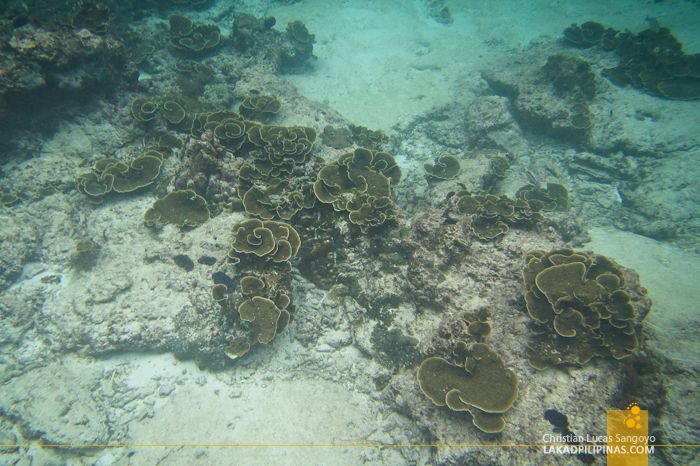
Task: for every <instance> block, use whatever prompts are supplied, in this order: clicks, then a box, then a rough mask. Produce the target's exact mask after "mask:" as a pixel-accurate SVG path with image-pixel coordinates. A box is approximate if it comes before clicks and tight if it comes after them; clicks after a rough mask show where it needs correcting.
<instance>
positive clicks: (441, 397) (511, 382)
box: [418, 342, 518, 433]
mask: <svg viewBox="0 0 700 466" xmlns="http://www.w3.org/2000/svg"><path fill="white" fill-rule="evenodd" d="M453 355H454V356H455V359H456V362H457V364H452V363H450V362H448V361H447V360H445V359H443V358H439V357H432V358H428V359H426V360H425V361H423V363H422V364H421V366H420V368H419V369H418V382H419V384H420V388H421V390H422V391H423V393H425V395H426V396H427V397H428V398H430V399H431V400H432V401H433V403H435V404H436V405H437V406H445V405H447V407H449V408H450V409H452V410H454V411H469V412H470V413H471V415H472V418H473V419H472V422H473V423H474V425H475V426H476V427H478V428H479V429H481V430H483V431H484V432H488V433H497V432H501V431H502V430H503V429H504V428H505V420H504V419H503V413H505V412H506V411H508V410H509V409H510V408H511V406H513V403H514V402H515V400H516V399H517V397H518V376H517V375H516V374H515V372H513V371H512V370H510V369H507V368H506V366H505V363H504V362H503V359H501V357H500V356H499V355H498V354H497V353H496V352H494V351H493V350H492V349H491V348H490V347H489V346H488V345H486V344H484V343H476V344H474V345H473V346H472V347H471V348H467V345H466V343H464V342H458V343H457V345H456V346H455V348H454V350H453Z"/></svg>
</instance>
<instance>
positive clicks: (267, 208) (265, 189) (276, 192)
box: [238, 124, 316, 220]
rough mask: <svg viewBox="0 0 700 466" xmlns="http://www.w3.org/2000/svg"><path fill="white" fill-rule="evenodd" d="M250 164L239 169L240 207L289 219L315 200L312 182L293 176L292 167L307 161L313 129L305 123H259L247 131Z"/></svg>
mask: <svg viewBox="0 0 700 466" xmlns="http://www.w3.org/2000/svg"><path fill="white" fill-rule="evenodd" d="M246 137H247V140H248V141H249V142H250V143H251V144H250V147H252V149H251V150H250V155H251V156H252V157H253V159H254V161H253V164H252V165H251V164H249V163H246V164H244V165H243V166H242V167H241V169H240V171H239V172H238V195H239V197H240V198H241V199H242V202H243V208H244V209H245V210H246V212H248V213H249V214H251V215H257V216H259V217H262V218H264V219H268V220H269V219H272V218H274V217H275V216H279V217H280V218H282V219H285V220H289V219H291V218H292V216H293V215H294V214H296V213H297V212H298V211H299V210H301V209H302V208H312V207H313V206H314V205H315V202H316V196H315V195H314V193H313V185H311V183H303V181H302V179H301V178H293V177H292V175H291V174H292V171H293V170H294V167H295V166H297V165H300V164H303V163H305V162H306V161H307V159H308V156H309V154H310V153H311V150H312V148H313V143H314V141H315V140H316V131H315V130H314V129H313V128H310V127H306V126H290V127H285V126H261V125H257V124H256V126H253V127H251V128H250V130H248V131H247V133H246Z"/></svg>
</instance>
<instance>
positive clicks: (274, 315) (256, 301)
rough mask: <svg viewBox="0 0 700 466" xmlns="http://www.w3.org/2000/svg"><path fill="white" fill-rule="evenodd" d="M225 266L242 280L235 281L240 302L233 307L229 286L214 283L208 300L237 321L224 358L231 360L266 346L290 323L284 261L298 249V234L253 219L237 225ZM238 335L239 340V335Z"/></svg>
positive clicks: (293, 230)
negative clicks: (239, 323)
mask: <svg viewBox="0 0 700 466" xmlns="http://www.w3.org/2000/svg"><path fill="white" fill-rule="evenodd" d="M231 231H232V232H233V235H234V241H233V244H232V245H231V246H232V249H231V250H230V251H229V252H228V255H227V263H229V264H235V265H236V270H237V272H239V273H240V274H242V275H244V276H243V277H242V278H241V280H240V289H241V293H242V294H243V295H244V296H243V301H242V302H240V303H239V304H238V305H236V304H234V301H233V298H232V297H231V296H230V295H227V292H228V290H229V287H228V286H227V285H225V284H217V285H215V287H214V289H213V290H212V297H213V299H214V300H215V301H217V302H218V303H219V304H220V305H221V306H222V307H223V308H224V310H225V311H227V312H228V313H229V314H233V315H234V317H235V316H237V317H239V318H240V321H241V322H242V323H247V326H243V325H241V327H242V328H240V329H239V331H238V336H233V335H229V336H228V338H227V341H228V343H229V345H228V347H227V348H226V351H225V352H226V355H227V356H228V357H229V358H231V359H235V358H237V357H240V356H242V355H244V354H245V353H247V352H248V351H249V350H250V348H251V347H252V346H253V345H255V344H256V343H262V344H266V343H269V342H270V341H271V340H272V339H273V338H274V336H275V335H276V334H278V333H281V332H282V331H284V329H285V328H286V327H287V324H288V323H289V322H290V320H291V316H292V312H293V308H292V307H291V306H290V303H291V300H290V298H289V296H290V294H291V293H290V276H289V272H290V271H291V269H292V267H291V264H290V263H289V259H291V258H292V257H293V256H295V255H296V254H297V252H298V251H299V247H300V246H301V240H300V239H299V234H298V233H297V231H296V230H295V229H294V228H292V227H291V226H290V225H287V224H284V223H277V222H262V221H260V220H257V219H251V220H247V221H244V222H241V223H237V224H235V225H234V226H233V229H232V230H231ZM241 334H242V335H241Z"/></svg>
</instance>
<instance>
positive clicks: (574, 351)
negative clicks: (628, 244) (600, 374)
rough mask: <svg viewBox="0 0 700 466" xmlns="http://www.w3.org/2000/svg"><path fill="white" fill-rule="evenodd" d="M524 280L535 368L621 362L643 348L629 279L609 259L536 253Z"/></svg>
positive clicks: (571, 252) (566, 251) (561, 251)
mask: <svg viewBox="0 0 700 466" xmlns="http://www.w3.org/2000/svg"><path fill="white" fill-rule="evenodd" d="M523 280H524V283H525V287H526V289H527V292H526V293H525V302H526V303H527V310H528V314H529V316H530V318H531V319H532V322H530V324H529V325H528V328H529V329H530V330H531V332H532V333H533V337H532V338H531V340H530V342H528V359H529V361H530V364H531V365H532V366H533V367H535V368H537V369H544V368H546V367H547V366H549V365H550V364H574V365H583V364H585V363H587V362H588V361H589V360H590V359H591V358H593V357H594V356H602V357H609V356H612V357H613V358H615V359H622V358H625V357H627V356H629V355H631V354H633V352H634V350H635V349H636V348H637V346H638V345H639V341H638V335H640V333H641V322H640V323H637V317H638V314H637V311H636V310H635V308H634V306H633V305H632V304H631V302H630V294H629V293H628V292H627V291H625V285H626V280H625V274H624V273H623V271H622V269H621V268H620V267H619V266H618V265H617V264H616V263H615V262H613V261H611V260H610V259H608V258H607V257H605V256H602V255H599V254H589V253H585V252H576V251H574V250H572V249H555V250H553V251H550V252H548V253H546V252H545V251H541V250H538V251H533V252H530V253H528V254H526V256H525V267H524V268H523Z"/></svg>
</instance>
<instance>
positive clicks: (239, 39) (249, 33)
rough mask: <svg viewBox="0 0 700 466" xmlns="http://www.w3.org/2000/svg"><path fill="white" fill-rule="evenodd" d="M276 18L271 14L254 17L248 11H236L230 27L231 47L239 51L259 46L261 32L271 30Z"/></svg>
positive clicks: (261, 40)
mask: <svg viewBox="0 0 700 466" xmlns="http://www.w3.org/2000/svg"><path fill="white" fill-rule="evenodd" d="M275 23H276V20H275V18H273V17H272V16H270V17H267V18H256V17H255V16H254V15H251V14H250V13H240V12H239V13H236V14H235V16H234V19H233V27H232V28H231V41H232V42H233V47H234V48H235V49H236V50H237V51H239V52H245V51H247V50H248V49H255V48H259V47H261V45H262V42H263V38H262V37H261V36H262V35H263V34H265V33H266V32H267V33H270V32H272V27H273V26H274V25H275Z"/></svg>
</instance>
